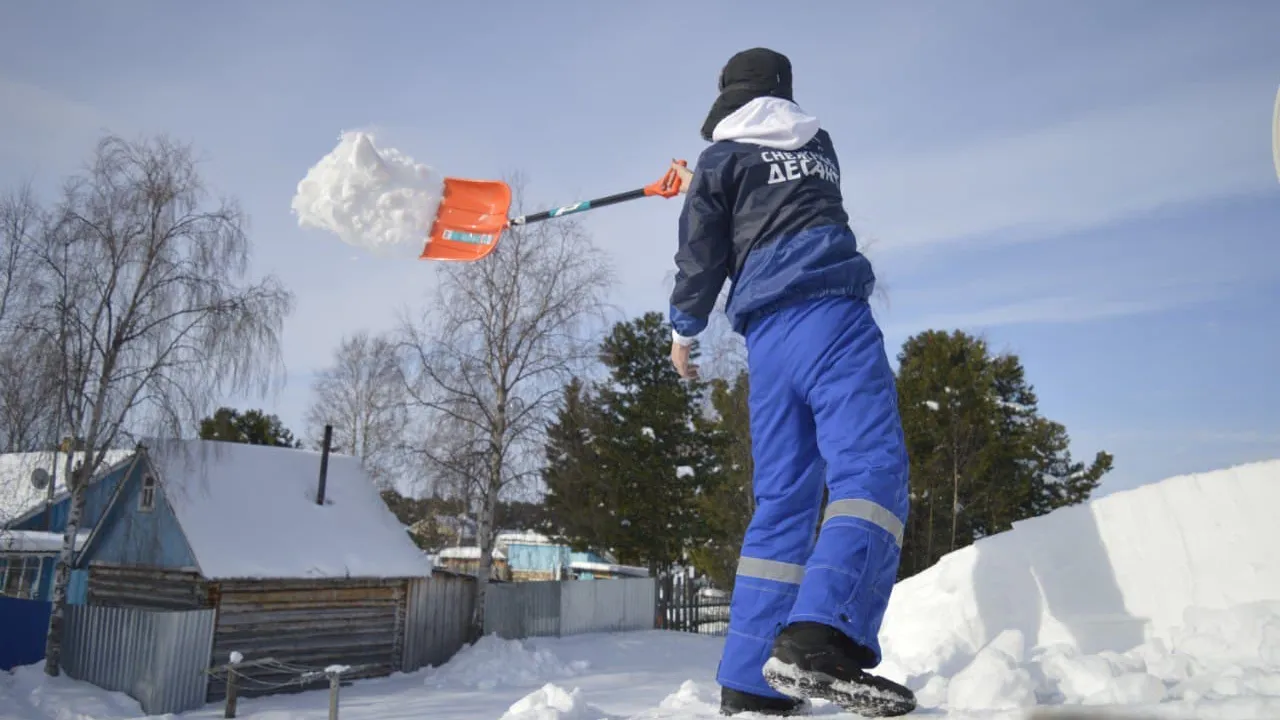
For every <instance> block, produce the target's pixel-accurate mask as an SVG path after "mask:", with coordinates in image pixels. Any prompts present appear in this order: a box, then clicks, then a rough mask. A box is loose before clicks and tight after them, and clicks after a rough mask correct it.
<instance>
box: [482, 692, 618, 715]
mask: <svg viewBox="0 0 1280 720" xmlns="http://www.w3.org/2000/svg"><path fill="white" fill-rule="evenodd" d="M604 717H608V714H607V713H605V712H604V711H602V710H600V708H597V707H593V706H592V705H590V704H588V703H587V701H586V700H583V699H582V690H580V689H578V688H574V689H573V690H572V691H567V690H565V689H564V688H562V687H560V686H558V685H554V684H552V683H547V684H546V685H543V686H542V687H541V688H539V689H537V690H535V691H533V692H531V693H529V694H528V695H525V696H524V697H522V698H520V699H519V700H517V701H516V702H515V703H513V704H512V705H511V707H510V708H509V709H508V710H507V712H505V713H504V714H503V715H502V718H501V720H600V718H604Z"/></svg>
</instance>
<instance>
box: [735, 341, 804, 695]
mask: <svg viewBox="0 0 1280 720" xmlns="http://www.w3.org/2000/svg"><path fill="white" fill-rule="evenodd" d="M788 330H789V325H788V324H787V323H775V322H773V321H772V319H771V318H765V319H762V320H760V321H759V322H758V323H757V325H756V327H754V328H752V330H751V331H750V332H749V333H748V337H747V351H748V362H749V372H750V382H751V386H750V397H749V398H748V400H749V406H750V423H751V438H752V444H751V456H752V461H753V463H754V466H755V475H754V477H753V478H752V493H753V495H754V497H755V500H756V508H755V513H754V514H753V515H752V517H751V523H750V525H749V526H748V527H747V532H746V536H745V537H744V538H743V541H742V550H741V552H740V555H741V558H740V560H739V563H738V572H737V574H736V575H735V578H734V586H733V598H732V600H731V601H730V606H729V632H728V635H727V637H726V638H725V643H724V653H723V655H722V656H721V660H720V667H719V670H718V671H717V672H716V681H717V682H719V683H720V684H721V685H723V686H725V687H729V688H733V689H734V690H740V691H742V692H749V693H754V694H757V695H764V696H766V697H779V698H780V697H782V695H781V694H779V693H778V692H777V691H775V690H774V689H773V688H771V687H769V685H768V683H766V682H765V681H764V674H763V672H762V670H763V668H764V663H765V661H766V660H768V659H769V654H770V652H771V651H772V650H773V641H774V638H775V637H776V636H777V633H778V631H779V630H780V629H782V627H783V626H784V625H785V624H786V620H787V615H788V614H789V613H790V612H791V606H792V604H793V603H794V602H795V598H796V593H797V591H798V589H799V583H800V581H801V579H802V578H803V577H804V563H805V560H807V559H808V557H809V552H810V551H811V550H812V548H813V543H814V533H815V531H816V530H817V527H818V522H819V514H818V513H819V507H820V505H821V502H822V487H823V484H824V480H825V477H826V466H825V465H824V464H823V463H822V459H821V456H820V455H819V454H818V445H817V438H816V436H815V430H814V425H813V413H812V411H811V410H810V409H809V407H808V405H806V404H805V402H804V399H803V398H802V397H801V396H800V395H799V394H798V393H796V391H795V387H794V383H793V382H792V377H793V376H792V374H791V370H790V368H791V367H793V366H794V364H795V363H794V359H793V358H791V357H789V356H788V352H789V351H788V349H787V346H788V344H789V342H788V338H787V334H788Z"/></svg>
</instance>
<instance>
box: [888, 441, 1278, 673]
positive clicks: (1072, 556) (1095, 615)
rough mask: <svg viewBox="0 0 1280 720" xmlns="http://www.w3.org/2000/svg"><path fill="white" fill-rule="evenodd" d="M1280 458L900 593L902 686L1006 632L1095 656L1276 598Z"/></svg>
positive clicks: (971, 563) (1102, 504)
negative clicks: (1202, 610) (1214, 612)
mask: <svg viewBox="0 0 1280 720" xmlns="http://www.w3.org/2000/svg"><path fill="white" fill-rule="evenodd" d="M1277 506H1280V460H1276V461H1269V462H1261V463H1254V464H1250V465H1242V466H1239V467H1234V468H1229V469H1226V470H1219V471H1215V472H1210V473H1204V474H1200V475H1187V476H1180V477H1175V478H1170V479H1168V480H1164V481H1162V482H1159V483H1156V484H1153V485H1148V486H1144V487H1140V488H1136V489H1133V490H1129V491H1126V492H1121V493H1116V494H1114V495H1108V496H1106V497H1104V498H1101V499H1099V500H1095V501H1093V502H1090V503H1087V504H1084V505H1078V506H1074V507H1069V508H1062V509H1059V510H1057V511H1054V512H1053V513H1050V514H1048V515H1045V516H1042V517H1038V518H1033V519H1030V520H1026V521H1023V522H1020V523H1017V524H1015V526H1014V529H1013V530H1012V531H1010V532H1006V533H1002V534H1000V535H996V536H994V537H990V538H985V539H983V540H980V541H978V542H976V543H974V544H973V545H972V546H970V547H967V548H964V549H962V550H958V551H956V552H954V553H951V554H950V555H948V556H946V557H944V558H942V560H940V561H939V562H938V563H937V564H936V565H934V566H933V567H932V568H930V569H929V570H927V571H925V572H923V573H920V574H918V575H916V576H914V577H911V578H908V579H906V580H904V581H902V582H901V583H899V584H898V585H897V587H896V588H895V589H894V593H893V596H892V599H891V600H890V603H889V609H888V611H887V612H886V613H885V620H884V626H883V628H882V630H881V641H882V644H883V647H884V651H885V660H886V664H887V666H888V667H889V668H892V669H894V670H895V671H897V672H899V673H900V674H901V676H903V677H909V676H912V675H918V674H921V673H926V672H933V671H939V672H941V673H942V674H944V675H951V674H953V673H955V672H957V671H959V670H960V668H962V667H963V666H964V665H966V664H968V662H969V661H970V660H971V659H973V656H974V655H975V654H976V653H977V652H978V650H979V649H981V648H983V647H985V646H987V645H988V644H989V643H991V642H992V641H993V640H995V639H996V637H997V636H999V635H1000V634H1001V633H1002V632H1004V631H1005V630H1017V631H1019V632H1020V633H1021V634H1022V636H1023V637H1024V638H1025V640H1026V642H1027V643H1028V644H1029V646H1031V647H1041V646H1051V645H1055V644H1068V645H1071V646H1074V647H1076V648H1078V649H1079V650H1080V651H1081V652H1084V653H1087V654H1096V653H1099V652H1103V651H1112V652H1125V651H1128V650H1130V649H1132V648H1134V647H1136V646H1138V645H1140V644H1142V643H1144V642H1146V641H1147V640H1149V639H1152V638H1163V639H1165V640H1168V639H1170V637H1171V635H1170V633H1171V632H1173V630H1174V629H1175V628H1177V627H1178V626H1180V625H1183V624H1184V620H1185V618H1184V615H1183V614H1184V611H1185V610H1186V609H1187V608H1193V607H1206V608H1220V609H1229V608H1234V607H1236V606H1238V605H1241V604H1245V603H1251V602H1255V601H1259V600H1271V599H1280V552H1276V550H1275V548H1277V547H1280V523H1276V522H1275V517H1274V514H1275V513H1274V508H1275V507H1277Z"/></svg>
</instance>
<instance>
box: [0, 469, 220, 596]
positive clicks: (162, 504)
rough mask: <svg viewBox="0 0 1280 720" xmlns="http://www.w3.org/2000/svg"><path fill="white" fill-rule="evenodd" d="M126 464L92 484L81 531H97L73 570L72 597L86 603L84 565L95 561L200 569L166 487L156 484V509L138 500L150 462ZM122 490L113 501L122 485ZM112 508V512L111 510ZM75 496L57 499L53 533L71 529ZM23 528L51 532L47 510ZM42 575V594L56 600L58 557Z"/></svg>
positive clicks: (19, 525)
mask: <svg viewBox="0 0 1280 720" xmlns="http://www.w3.org/2000/svg"><path fill="white" fill-rule="evenodd" d="M130 469H131V464H124V465H123V466H121V467H120V468H117V469H116V470H115V471H113V472H111V473H109V474H107V475H106V476H104V477H102V478H101V479H99V480H97V481H95V482H93V483H91V484H90V485H89V488H88V489H87V490H86V491H85V507H84V514H83V515H82V516H81V523H80V528H81V532H85V531H89V530H93V529H94V528H96V529H97V532H96V533H95V536H94V537H93V538H92V540H93V542H92V543H91V544H90V545H89V546H88V547H86V548H85V549H84V551H83V552H82V553H81V555H80V558H79V562H78V563H77V565H78V567H79V568H81V569H79V570H75V571H73V572H72V578H71V583H70V585H69V586H68V601H69V602H71V603H73V604H78V603H83V602H84V597H85V592H86V586H87V571H85V570H84V568H87V567H88V564H89V563H91V562H93V561H99V562H104V563H111V564H117V565H141V566H146V567H159V568H166V569H178V568H191V567H195V556H194V555H193V553H192V552H191V547H190V546H189V545H188V544H187V540H186V537H185V536H184V535H183V533H182V528H181V526H180V525H179V524H178V519H177V517H176V516H175V515H174V513H173V508H172V507H171V506H170V505H169V502H168V500H167V499H166V498H165V495H164V489H163V486H161V485H159V484H157V485H156V502H155V506H154V508H153V509H152V510H150V511H142V510H140V509H139V506H138V500H139V493H140V490H141V487H142V477H143V475H144V474H146V473H147V472H149V471H150V467H149V465H148V464H147V463H146V462H145V461H142V462H139V463H136V465H132V472H129V471H130ZM117 488H119V489H120V492H119V495H118V496H117V497H115V502H114V504H112V497H113V495H115V494H116V489H117ZM108 507H110V512H109V513H108V512H107V511H108ZM69 508H70V498H69V497H63V498H61V499H59V500H58V501H56V502H55V503H54V504H53V506H52V508H51V509H50V510H51V513H50V517H51V519H52V524H51V526H49V527H48V529H49V530H50V531H51V532H56V533H61V532H63V531H64V530H66V527H67V524H66V523H67V512H68V510H69ZM14 529H17V530H45V529H46V524H45V513H44V512H43V511H42V512H38V513H36V514H35V515H32V516H31V517H29V518H26V519H25V520H23V521H22V522H19V523H16V524H15V525H14ZM42 562H43V567H42V568H41V573H40V588H39V592H38V593H37V595H36V597H37V598H40V599H46V600H47V599H50V598H52V595H53V574H54V567H55V565H56V562H57V558H56V557H54V556H51V555H49V556H45V557H44V558H43V561H42Z"/></svg>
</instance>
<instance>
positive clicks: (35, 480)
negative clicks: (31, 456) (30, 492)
mask: <svg viewBox="0 0 1280 720" xmlns="http://www.w3.org/2000/svg"><path fill="white" fill-rule="evenodd" d="M31 487H33V488H35V489H37V490H43V489H45V488H47V487H49V471H48V470H45V469H44V468H36V469H35V470H32V471H31Z"/></svg>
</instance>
